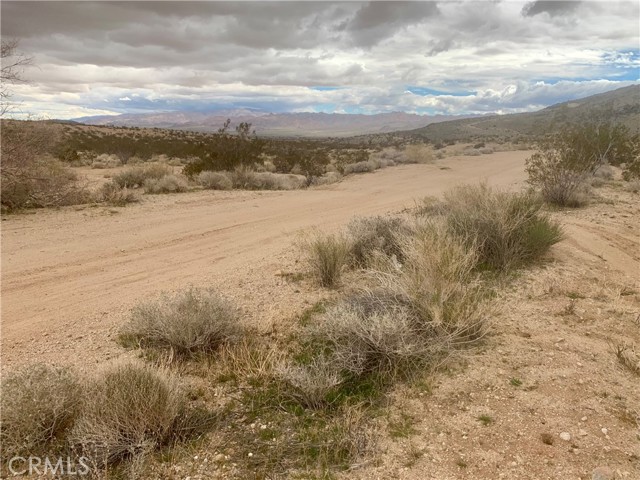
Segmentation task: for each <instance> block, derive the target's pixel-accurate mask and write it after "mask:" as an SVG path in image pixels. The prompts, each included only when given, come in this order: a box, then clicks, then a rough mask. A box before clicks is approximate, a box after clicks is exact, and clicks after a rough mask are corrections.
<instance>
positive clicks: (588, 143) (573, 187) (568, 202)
mask: <svg viewBox="0 0 640 480" xmlns="http://www.w3.org/2000/svg"><path fill="white" fill-rule="evenodd" d="M634 144H635V143H634V139H633V137H631V136H630V135H629V131H628V129H626V127H624V126H622V125H609V124H583V125H577V126H575V125H574V126H567V127H565V128H563V129H561V130H560V131H559V132H558V133H556V134H555V135H552V136H548V137H545V138H543V139H541V140H540V141H539V142H538V145H537V150H538V151H537V152H536V153H534V154H533V155H532V156H531V157H530V158H528V159H527V163H526V170H527V174H528V175H529V179H528V181H529V183H530V184H531V185H532V186H533V187H535V188H538V189H540V191H541V192H542V195H543V197H544V198H545V200H546V201H548V202H550V203H553V204H556V205H559V206H580V202H579V201H578V200H577V199H576V198H575V194H576V192H577V191H578V190H579V189H580V187H581V186H582V185H583V184H585V182H586V181H587V180H588V179H589V178H590V177H591V176H592V175H593V174H594V173H595V172H596V170H597V169H598V168H599V167H601V166H602V165H606V164H607V163H613V164H616V165H617V164H620V163H626V162H628V161H630V160H631V159H632V158H633V156H634Z"/></svg>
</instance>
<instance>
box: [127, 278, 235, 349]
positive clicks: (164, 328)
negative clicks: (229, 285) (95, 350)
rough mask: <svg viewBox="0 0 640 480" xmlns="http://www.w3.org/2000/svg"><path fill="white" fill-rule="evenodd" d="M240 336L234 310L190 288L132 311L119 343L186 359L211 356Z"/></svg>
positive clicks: (216, 297)
mask: <svg viewBox="0 0 640 480" xmlns="http://www.w3.org/2000/svg"><path fill="white" fill-rule="evenodd" d="M241 334H242V327H241V324H240V322H239V315H238V312H237V310H236V309H235V307H233V306H232V305H231V304H230V303H229V302H228V301H226V300H225V299H224V298H222V297H221V296H220V295H219V294H218V293H216V292H215V291H213V290H199V289H195V288H190V289H188V290H184V291H181V292H177V293H175V294H173V295H169V294H165V295H163V296H162V297H161V298H160V299H157V300H154V301H149V302H145V303H142V304H141V305H138V306H137V307H135V308H134V309H133V311H132V312H131V318H130V320H129V322H128V323H126V324H125V325H124V326H123V327H122V330H121V334H120V339H121V342H122V343H124V344H125V345H139V346H140V347H142V348H155V349H160V350H168V351H170V352H171V353H172V354H175V355H177V356H178V357H182V358H188V357H192V356H194V355H196V354H198V353H211V352H213V351H215V350H217V349H218V348H219V347H220V346H221V345H224V344H227V343H229V342H233V341H235V340H237V339H238V338H239V337H240V336H241Z"/></svg>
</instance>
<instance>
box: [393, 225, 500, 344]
mask: <svg viewBox="0 0 640 480" xmlns="http://www.w3.org/2000/svg"><path fill="white" fill-rule="evenodd" d="M404 250H405V252H406V257H405V262H404V264H403V267H402V270H401V271H400V272H399V273H395V272H392V273H391V274H389V273H387V274H386V275H384V274H383V275H382V276H381V281H382V282H383V283H384V284H386V288H387V289H389V290H390V291H391V292H394V294H395V295H396V296H397V297H399V298H404V299H406V301H407V302H408V303H409V304H410V305H411V308H412V310H413V311H414V312H415V314H416V316H417V318H418V321H419V325H418V326H417V329H418V332H419V333H420V335H421V336H422V337H423V338H427V339H431V341H432V342H434V343H436V344H438V343H439V344H440V345H439V346H442V347H443V348H445V350H447V349H450V348H456V347H457V346H461V345H466V344H470V343H473V342H476V341H477V340H479V339H480V338H482V337H483V336H484V334H485V333H486V327H487V317H488V312H487V307H486V303H485V302H484V296H485V292H484V291H483V288H482V285H481V284H480V283H479V282H478V279H477V275H476V273H475V267H476V265H477V262H478V256H479V253H478V248H477V246H476V244H475V242H474V241H473V240H471V239H469V240H466V241H463V240H461V239H460V237H459V236H458V235H454V234H453V233H452V232H451V231H450V230H449V229H448V228H447V226H446V225H445V224H444V222H440V221H427V222H424V223H422V224H418V226H417V228H416V232H415V234H414V235H413V236H412V237H410V238H408V239H407V240H406V245H405V247H404Z"/></svg>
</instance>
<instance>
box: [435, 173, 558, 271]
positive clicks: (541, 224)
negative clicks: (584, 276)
mask: <svg viewBox="0 0 640 480" xmlns="http://www.w3.org/2000/svg"><path fill="white" fill-rule="evenodd" d="M542 206H543V205H542V201H541V199H540V198H539V197H538V196H536V195H535V194H531V193H510V192H501V191H497V190H493V189H492V188H490V187H488V186H487V185H485V184H481V185H475V186H471V185H467V186H461V187H457V188H454V189H453V190H450V191H448V192H446V193H445V195H444V205H443V206H442V207H441V208H442V211H443V214H444V218H445V221H446V223H447V225H448V228H449V229H450V230H451V231H452V232H453V233H454V234H455V235H457V236H458V237H459V238H460V239H462V240H463V241H464V242H465V243H467V244H470V245H471V244H473V245H475V246H477V248H478V251H479V257H478V261H479V264H480V266H482V267H486V268H491V269H496V270H507V269H509V268H511V267H514V266H518V265H521V264H524V263H527V262H529V261H532V260H535V259H537V258H538V257H540V256H541V255H542V254H544V253H545V252H546V251H547V250H548V249H549V248H550V247H551V246H552V245H553V244H555V243H557V242H559V241H560V240H561V239H562V232H561V229H560V227H559V225H558V224H557V223H555V222H553V221H552V220H551V219H550V218H549V217H548V215H545V214H544V213H542V211H541V209H542Z"/></svg>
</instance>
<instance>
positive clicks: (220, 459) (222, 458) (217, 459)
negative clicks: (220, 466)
mask: <svg viewBox="0 0 640 480" xmlns="http://www.w3.org/2000/svg"><path fill="white" fill-rule="evenodd" d="M225 460H226V457H225V456H224V454H222V453H219V454H218V455H216V456H215V457H213V461H214V462H216V463H222V462H224V461H225Z"/></svg>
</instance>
